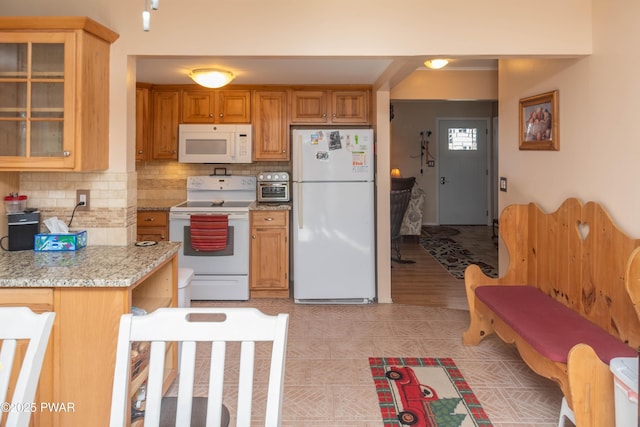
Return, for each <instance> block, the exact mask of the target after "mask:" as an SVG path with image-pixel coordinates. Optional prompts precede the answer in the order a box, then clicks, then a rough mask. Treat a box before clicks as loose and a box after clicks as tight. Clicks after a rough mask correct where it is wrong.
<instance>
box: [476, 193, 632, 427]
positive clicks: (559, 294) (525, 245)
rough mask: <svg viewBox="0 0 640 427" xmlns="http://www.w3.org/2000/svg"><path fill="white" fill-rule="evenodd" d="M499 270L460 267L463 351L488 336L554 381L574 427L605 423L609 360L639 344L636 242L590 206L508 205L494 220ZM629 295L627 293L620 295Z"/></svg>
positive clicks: (610, 414)
mask: <svg viewBox="0 0 640 427" xmlns="http://www.w3.org/2000/svg"><path fill="white" fill-rule="evenodd" d="M500 235H501V237H502V239H503V240H504V243H505V245H506V248H507V249H508V252H509V266H508V269H507V271H506V272H505V274H504V275H503V276H502V277H500V278H497V279H494V278H489V277H487V276H485V275H484V274H483V273H482V271H481V270H480V268H479V267H478V266H475V265H472V266H469V267H468V268H467V269H466V271H465V286H466V291H467V299H468V301H469V311H470V317H471V319H470V323H469V328H468V329H467V331H466V332H464V334H463V343H464V344H465V345H478V344H479V343H480V341H481V340H482V339H483V338H484V337H486V336H488V335H490V334H492V333H494V332H495V333H496V334H497V335H498V336H499V337H500V338H501V339H502V340H503V341H505V342H507V343H513V344H515V346H516V347H517V349H518V351H519V353H520V355H521V357H522V359H523V360H524V361H525V362H526V363H527V365H529V366H530V367H531V369H533V370H534V371H535V372H536V373H538V374H539V375H541V376H543V377H546V378H549V379H551V380H553V381H555V382H557V383H558V384H559V386H560V388H561V389H562V392H563V393H564V396H565V398H566V400H567V403H568V404H569V406H570V407H571V408H572V409H573V412H574V414H575V418H576V423H577V425H578V426H579V427H607V426H611V427H613V426H614V394H613V374H612V373H611V371H610V369H609V365H608V363H609V360H610V359H611V358H612V357H621V356H623V357H635V356H637V352H636V349H637V348H638V346H639V345H640V321H639V318H640V317H639V316H640V313H639V312H637V310H639V309H640V248H639V246H640V240H639V239H632V238H630V237H628V236H627V235H625V234H624V233H623V232H622V231H620V230H619V229H618V228H617V227H616V226H615V224H614V223H613V222H612V220H611V218H610V217H609V215H608V214H607V212H606V211H605V210H604V209H603V208H602V207H601V206H600V205H598V204H597V203H594V202H589V203H587V204H584V205H583V204H582V203H581V202H580V201H579V200H577V199H567V200H566V201H565V202H564V203H563V204H562V206H561V207H560V208H559V209H558V210H557V211H556V212H553V213H545V212H543V211H542V210H541V209H540V208H539V207H538V206H537V205H535V204H533V203H530V204H527V205H512V206H509V207H507V208H506V209H505V210H504V212H503V213H502V215H501V217H500ZM627 289H629V291H627Z"/></svg>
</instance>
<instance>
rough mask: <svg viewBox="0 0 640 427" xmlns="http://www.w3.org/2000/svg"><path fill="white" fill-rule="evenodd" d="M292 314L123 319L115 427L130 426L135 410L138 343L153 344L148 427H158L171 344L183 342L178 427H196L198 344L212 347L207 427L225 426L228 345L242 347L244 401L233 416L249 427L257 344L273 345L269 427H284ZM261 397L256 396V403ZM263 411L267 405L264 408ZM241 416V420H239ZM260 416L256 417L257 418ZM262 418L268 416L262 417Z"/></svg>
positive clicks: (190, 312)
mask: <svg viewBox="0 0 640 427" xmlns="http://www.w3.org/2000/svg"><path fill="white" fill-rule="evenodd" d="M288 320H289V315H288V314H278V315H274V316H271V315H266V314H264V313H262V312H260V311H259V310H257V309H254V308H162V309H158V310H156V311H155V312H153V313H151V314H148V315H145V316H133V315H130V314H126V315H123V316H122V318H121V321H120V332H119V336H118V349H117V355H116V368H115V378H114V384H113V395H112V402H111V427H117V426H125V425H128V424H127V421H128V420H126V419H125V418H126V416H125V414H126V413H127V405H130V399H129V395H130V393H129V391H128V388H129V383H130V372H129V370H130V348H131V343H132V342H140V341H150V342H151V354H150V360H149V377H148V382H147V391H146V406H145V415H144V417H145V418H144V425H145V426H146V427H153V426H158V425H159V424H160V421H161V420H160V417H161V403H162V393H163V390H162V386H163V378H164V368H165V355H166V350H167V345H168V344H169V343H171V342H182V346H181V347H182V350H181V357H180V360H181V362H180V375H179V382H178V397H177V405H176V406H177V412H176V426H190V425H191V411H192V401H193V386H194V377H195V368H196V367H195V361H196V344H197V343H198V342H210V343H212V344H211V367H210V371H209V373H208V375H209V378H208V402H207V416H206V425H207V426H220V420H221V417H222V404H223V401H222V398H223V384H224V382H225V381H224V380H225V373H228V368H227V369H225V356H226V355H227V353H226V349H227V343H228V342H239V343H241V344H240V355H239V357H240V364H239V369H240V371H239V376H238V386H237V387H238V399H237V403H236V405H235V410H233V406H234V405H233V404H232V405H227V406H230V411H231V417H232V418H235V420H236V425H237V426H238V427H243V426H246V427H249V426H250V425H251V417H252V403H253V401H254V394H253V385H254V381H253V379H254V369H255V367H254V364H255V350H256V342H262V341H267V342H272V345H271V361H270V370H269V379H268V389H267V394H266V410H265V413H264V415H263V416H264V420H265V423H264V425H265V426H268V427H279V426H280V419H281V413H282V397H283V386H284V365H285V353H286V346H287V328H288ZM260 396H261V394H258V393H256V396H255V397H256V399H257V398H258V397H260ZM260 407H262V406H260ZM234 415H235V416H234ZM257 418H258V416H256V419H257ZM260 418H262V416H260Z"/></svg>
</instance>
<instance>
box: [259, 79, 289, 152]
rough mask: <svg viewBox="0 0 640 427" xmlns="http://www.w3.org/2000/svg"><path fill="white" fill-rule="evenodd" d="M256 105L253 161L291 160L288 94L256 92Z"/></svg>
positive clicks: (267, 91)
mask: <svg viewBox="0 0 640 427" xmlns="http://www.w3.org/2000/svg"><path fill="white" fill-rule="evenodd" d="M254 104H255V106H254V119H253V150H254V151H253V160H256V161H263V160H266V161H273V160H276V161H287V160H289V159H290V151H289V123H288V112H289V94H288V92H287V91H286V90H259V91H256V92H255V94H254Z"/></svg>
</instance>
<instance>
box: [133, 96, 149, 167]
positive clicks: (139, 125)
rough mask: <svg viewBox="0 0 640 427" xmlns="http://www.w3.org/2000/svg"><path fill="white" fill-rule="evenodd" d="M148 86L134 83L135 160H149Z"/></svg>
mask: <svg viewBox="0 0 640 427" xmlns="http://www.w3.org/2000/svg"><path fill="white" fill-rule="evenodd" d="M150 88H151V85H149V84H144V83H137V84H136V160H150V158H151V137H150V124H151V114H150V105H149V93H150V90H151V89H150Z"/></svg>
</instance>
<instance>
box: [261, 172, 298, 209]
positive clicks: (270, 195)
mask: <svg viewBox="0 0 640 427" xmlns="http://www.w3.org/2000/svg"><path fill="white" fill-rule="evenodd" d="M257 178H258V180H257V181H258V202H262V203H279V202H288V201H289V200H291V198H290V197H291V196H290V193H289V173H287V172H262V173H259V174H258V177H257Z"/></svg>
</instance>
